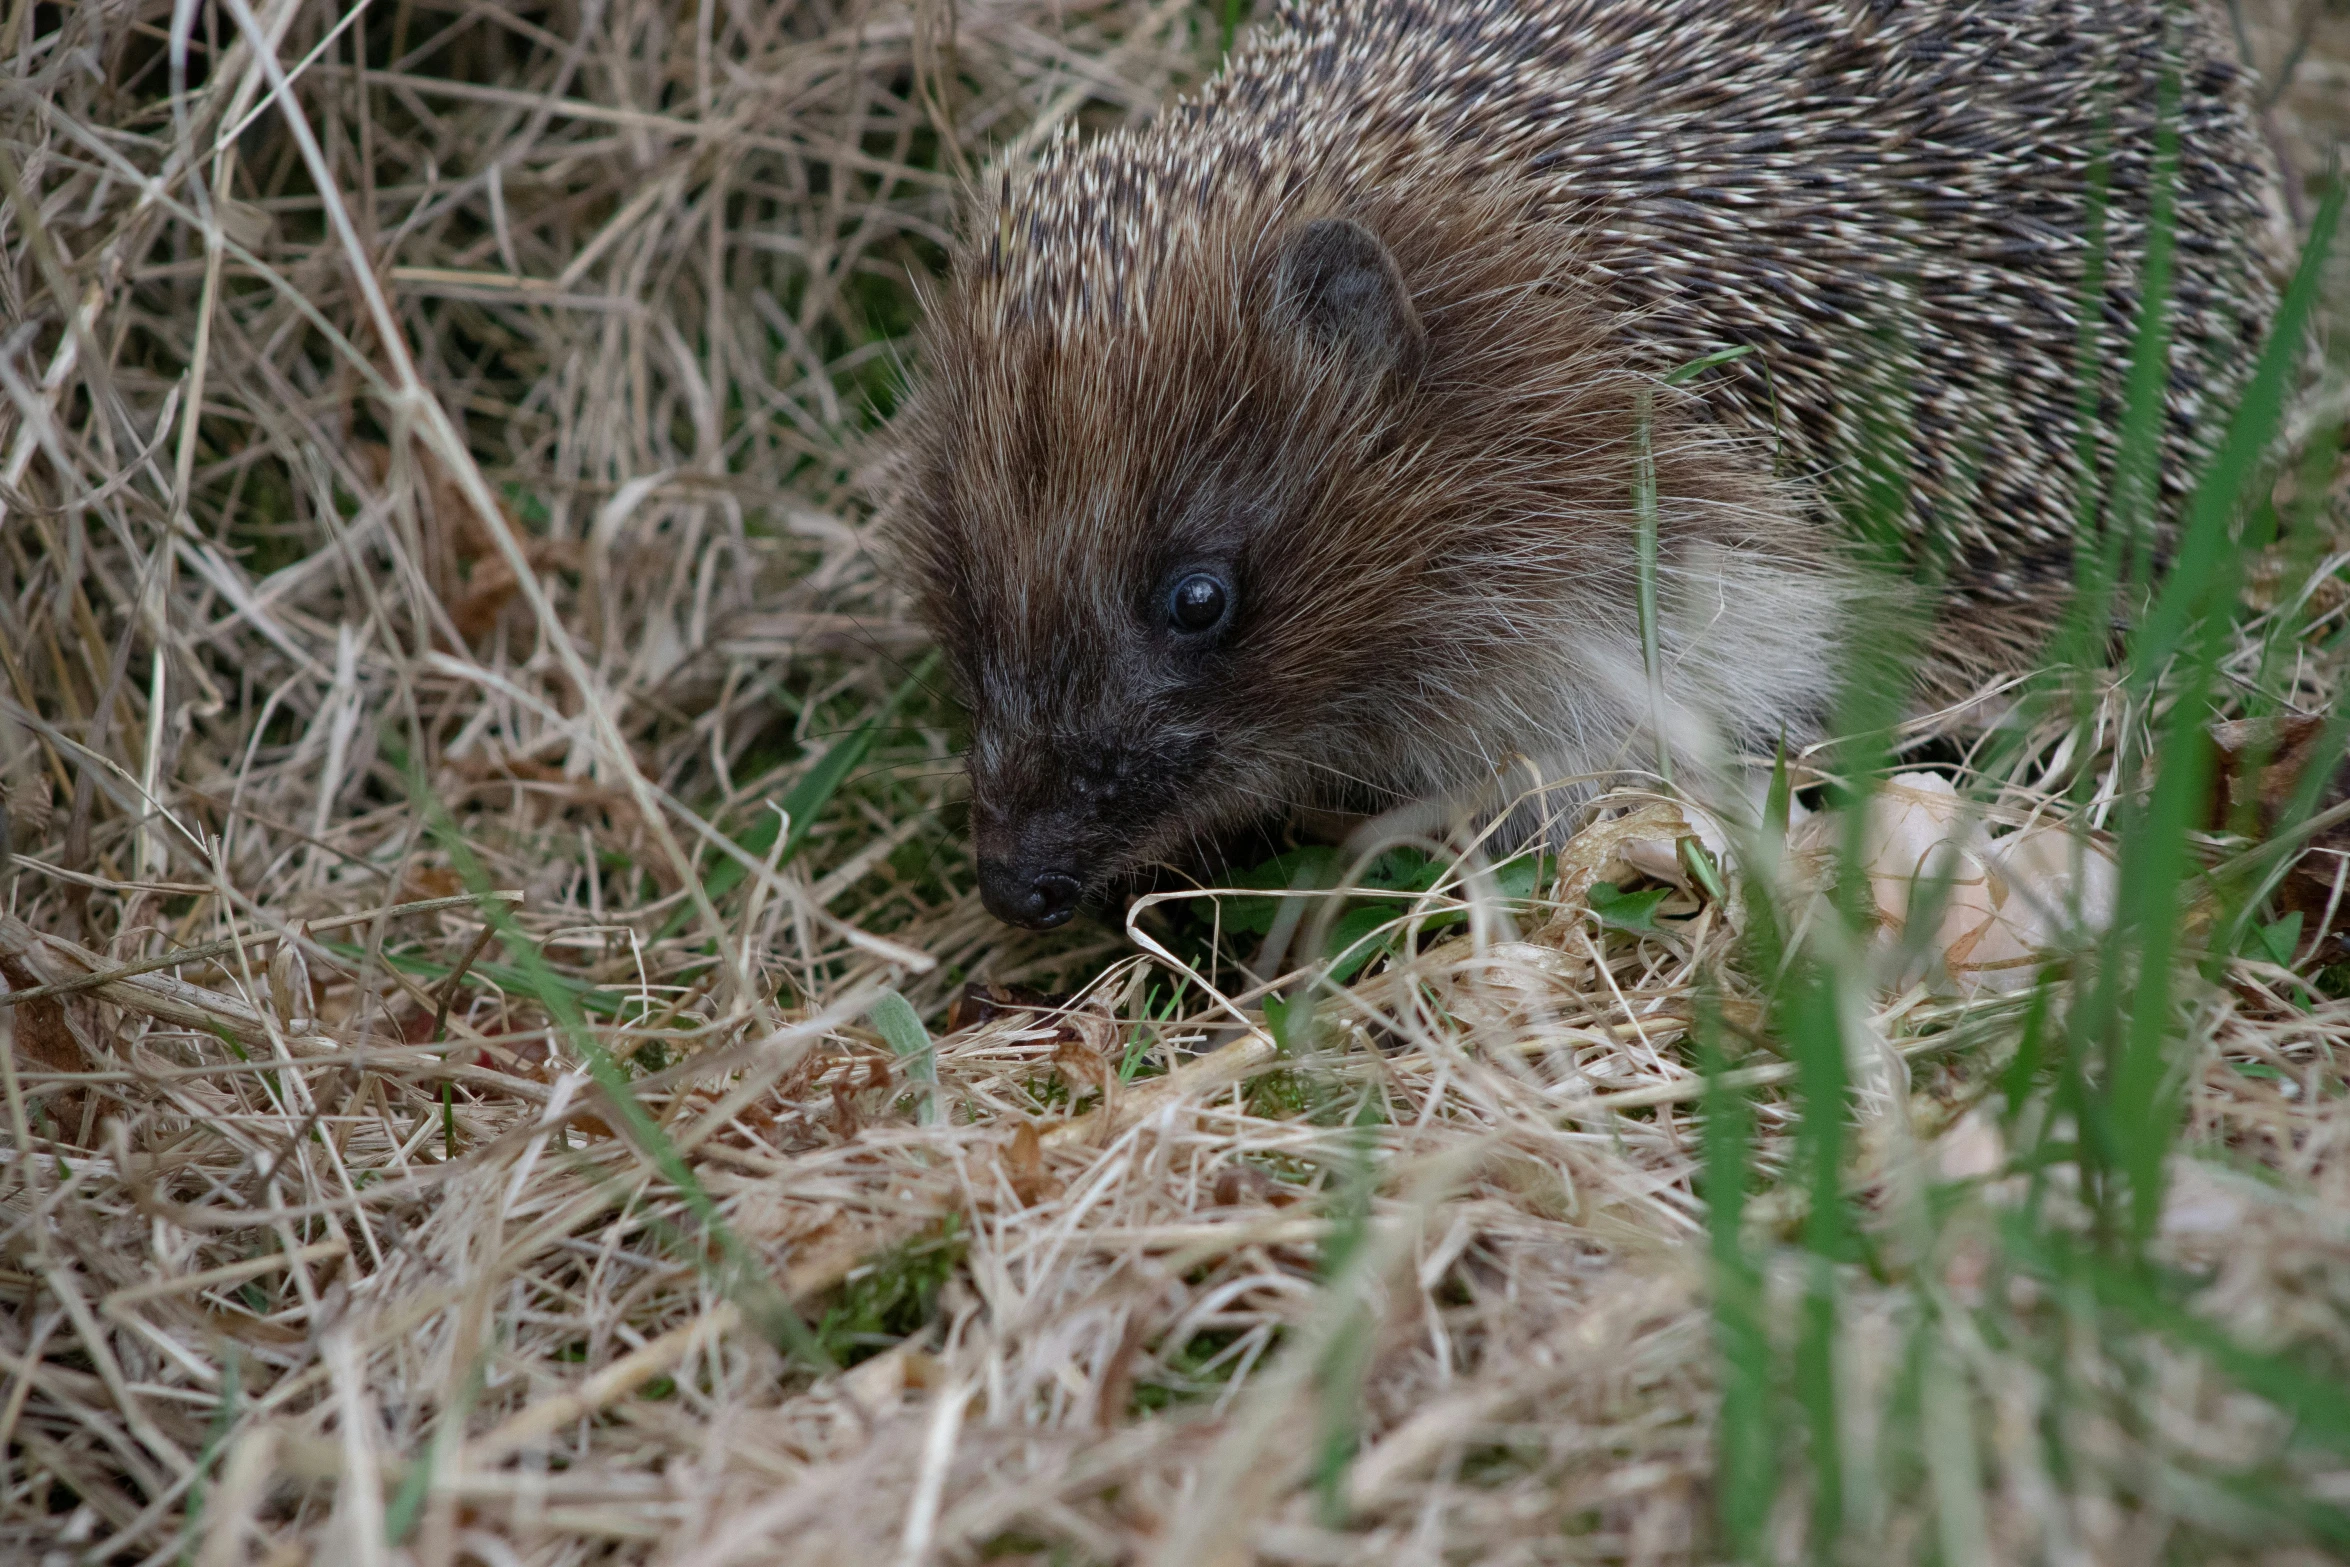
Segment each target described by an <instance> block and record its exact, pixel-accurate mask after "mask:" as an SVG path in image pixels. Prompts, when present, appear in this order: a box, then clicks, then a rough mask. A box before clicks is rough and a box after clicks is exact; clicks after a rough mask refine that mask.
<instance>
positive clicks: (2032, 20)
mask: <svg viewBox="0 0 2350 1567" xmlns="http://www.w3.org/2000/svg"><path fill="white" fill-rule="evenodd" d="M2251 86H2252V82H2251V78H2250V74H2249V73H2248V72H2247V71H2246V70H2245V69H2243V68H2242V67H2240V66H2239V65H2238V64H2236V63H2235V62H2234V60H2233V59H2232V58H2231V56H2230V54H2229V52H2228V51H2227V50H2226V49H2225V48H2224V47H2223V46H2222V41H2221V35H2220V33H2219V31H2218V29H2217V27H2216V26H2215V25H2214V24H2213V22H2212V20H2211V19H2210V18H2209V17H2206V16H2204V15H2202V14H2200V13H2198V12H2195V11H2193V10H2191V9H2189V8H2186V7H2181V6H2176V5H2165V4H2161V3H2158V0H1967V3H1963V4H1962V3H1957V0H1705V3H1702V4H1700V3H1695V0H1288V3H1285V4H1283V5H1282V6H1281V7H1280V9H1279V10H1278V11H1277V13H1276V14H1274V15H1273V16H1271V17H1270V18H1268V19H1267V20H1266V21H1265V22H1263V23H1262V24H1260V25H1259V26H1258V27H1256V28H1255V29H1253V30H1252V32H1251V33H1250V34H1249V35H1248V36H1247V37H1246V38H1245V39H1244V40H1243V41H1242V43H1241V45H1240V47H1238V48H1237V49H1235V50H1234V51H1233V52H1232V54H1231V55H1230V56H1229V58H1228V59H1227V60H1226V62H1225V64H1224V66H1223V67H1222V69H1221V70H1220V71H1219V72H1218V73H1217V74H1216V75H1215V76H1214V77H1213V78H1211V79H1210V80H1209V81H1207V82H1206V83H1205V84H1204V85H1203V86H1202V87H1201V88H1200V89H1199V90H1198V91H1197V92H1196V94H1194V95H1193V96H1191V97H1188V98H1186V99H1183V100H1181V101H1178V102H1176V103H1174V104H1172V105H1170V106H1169V107H1167V108H1166V109H1165V110H1164V111H1163V112H1162V113H1161V114H1160V115H1159V116H1158V117H1157V118H1156V119H1155V120H1153V121H1151V122H1150V123H1148V124H1147V125H1144V126H1141V127H1138V128H1133V129H1127V130H1121V131H1117V132H1113V133H1109V134H1103V135H1099V136H1097V137H1094V138H1091V139H1086V138H1083V137H1080V136H1078V135H1075V134H1063V135H1061V136H1060V137H1059V138H1058V139H1057V140H1053V141H1051V142H1049V143H1048V144H1047V145H1045V146H1044V148H1043V149H1042V150H1041V151H1040V152H1039V153H1038V154H1037V155H1036V156H1035V157H1034V158H1033V160H1032V161H1030V162H1028V163H1027V164H1026V165H1025V166H1019V167H1005V168H1002V169H1000V170H997V171H993V172H991V173H990V174H989V175H988V176H986V177H985V180H984V182H983V183H982V185H981V187H980V191H981V194H980V195H979V196H978V197H977V198H976V199H975V202H974V210H973V212H972V213H971V216H970V220H969V222H968V225H967V228H966V231H965V237H964V238H963V240H962V241H961V242H960V245H959V248H958V249H957V251H956V252H955V254H954V256H953V259H952V263H951V267H950V273H949V278H948V282H947V285H946V287H945V288H944V289H943V290H942V291H941V292H940V294H939V297H937V298H935V299H933V300H930V301H928V302H927V320H926V323H925V325H924V327H923V329H922V335H921V338H920V340H919V343H918V345H917V351H916V363H917V364H918V366H919V367H920V368H919V372H918V374H917V376H916V379H915V384H914V385H913V386H912V387H911V389H910V391H909V395H908V398H907V401H906V404H905V406H904V408H903V410H902V412H901V415H900V418H899V421H898V424H897V426H896V436H895V439H896V447H895V455H894V463H893V468H892V472H893V473H894V475H895V488H894V492H893V498H892V500H891V502H890V505H889V515H888V518H887V521H886V530H887V538H888V539H889V541H890V542H891V544H892V545H893V547H894V550H895V553H896V556H897V558H898V560H899V561H900V562H901V564H902V569H903V570H904V572H905V573H906V575H907V578H908V584H909V588H910V591H911V593H912V595H913V597H914V599H915V601H916V603H917V605H918V607H919V611H920V613H921V614H922V615H923V617H924V618H925V619H926V621H927V622H928V624H929V625H930V627H931V628H932V630H933V631H934V633H935V635H936V636H937V637H938V639H939V641H940V643H941V644H942V646H943V647H944V648H945V649H946V651H947V653H948V656H949V658H950V661H951V663H952V665H953V666H954V669H955V672H956V675H957V677H958V678H959V681H960V683H961V686H962V690H963V693H964V697H965V701H966V704H967V707H968V711H969V714H970V720H971V726H972V729H971V745H970V749H969V753H968V770H969V775H970V789H971V824H972V837H973V846H974V849H975V851H976V857H977V862H978V879H979V884H980V892H981V896H982V900H983V901H984V903H985V904H986V906H987V908H988V909H989V910H990V911H992V912H993V913H994V914H996V915H997V916H998V917H1000V918H1002V919H1004V920H1007V921H1010V922H1013V923H1016V924H1019V925H1025V926H1030V927H1036V928H1046V927H1051V926H1054V925H1057V924H1059V923H1061V922H1062V921H1064V920H1067V919H1068V918H1070V917H1071V915H1072V914H1074V913H1075V912H1076V911H1077V910H1079V909H1080V908H1081V907H1083V906H1085V905H1086V904H1087V903H1088V902H1089V900H1098V899H1099V898H1101V897H1102V896H1103V895H1105V894H1106V893H1107V892H1109V891H1110V890H1112V889H1114V888H1116V887H1119V886H1121V885H1132V882H1133V878H1135V877H1136V876H1137V875H1139V874H1142V873H1143V872H1145V871H1146V870H1147V869H1148V868H1149V867H1151V866H1154V865H1167V864H1170V863H1183V862H1185V861H1187V860H1188V861H1191V862H1193V863H1196V862H1197V859H1198V857H1199V856H1200V855H1202V854H1204V853H1207V852H1209V850H1210V849H1211V848H1212V846H1213V845H1214V844H1215V843H1217V842H1218V841H1219V839H1220V837H1222V836H1223V835H1227V834H1230V833H1232V832H1234V831H1235V830H1240V829H1244V828H1246V827H1247V826H1248V825H1249V824H1251V823H1262V822H1264V821H1266V820H1268V819H1272V818H1278V817H1279V816H1281V815H1282V814H1284V813H1292V814H1294V813H1297V812H1301V811H1306V812H1333V811H1335V812H1349V813H1355V814H1357V815H1363V814H1371V813H1377V812H1382V811H1388V812H1396V811H1401V812H1406V813H1408V812H1410V811H1414V810H1421V811H1425V810H1431V809H1437V808H1442V809H1446V810H1476V809H1482V810H1487V811H1488V812H1494V813H1503V814H1506V810H1507V806H1506V802H1507V801H1508V800H1509V799H1510V798H1512V791H1513V789H1516V788H1518V787H1519V785H1518V784H1516V783H1513V781H1512V780H1517V779H1524V778H1538V779H1545V780H1552V781H1562V780H1574V779H1577V778H1590V777H1595V776H1599V775H1602V774H1605V773H1607V772H1608V771H1610V770H1612V769H1621V768H1624V767H1627V766H1635V765H1643V762H1642V759H1643V758H1646V757H1658V758H1661V759H1662V760H1663V761H1664V763H1665V764H1666V765H1670V762H1671V760H1672V758H1673V757H1674V756H1676V755H1682V754H1687V755H1689V756H1691V757H1696V756H1698V755H1699V754H1700V752H1701V751H1702V752H1703V754H1705V755H1707V756H1713V757H1716V758H1719V757H1721V756H1735V755H1740V754H1744V755H1749V756H1751V755H1754V754H1757V752H1758V751H1759V752H1760V754H1766V755H1767V754H1769V750H1770V748H1771V747H1772V746H1774V745H1777V744H1781V743H1785V742H1788V741H1790V740H1796V739H1800V738H1801V737H1805V736H1811V735H1816V734H1817V733H1819V732H1820V730H1821V728H1822V725H1823V724H1824V723H1825V722H1826V720H1827V716H1828V714H1829V713H1830V711H1831V705H1832V703H1833V700H1834V697H1835V692H1836V689H1837V686H1836V682H1837V679H1838V672H1839V670H1840V669H1841V668H1842V667H1844V666H1845V665H1846V664H1848V663H1849V662H1850V661H1851V659H1850V655H1851V653H1852V650H1853V649H1854V648H1855V647H1856V646H1857V645H1858V644H1860V643H1862V642H1866V641H1870V640H1872V639H1874V638H1875V637H1876V636H1877V635H1878V634H1879V632H1880V631H1881V630H1883V629H1884V628H1886V627H1888V626H1892V625H1895V624H1900V625H1908V624H1912V623H1919V624H1923V625H1925V626H1927V627H1928V628H1930V629H1928V630H1926V631H1925V632H1924V633H1922V635H1920V636H1919V637H1918V638H1917V640H1918V641H1919V643H1920V645H1921V646H1922V648H1923V652H1922V654H1921V655H1920V662H1921V667H1922V668H1923V669H1924V670H1925V671H1926V672H1927V674H1928V675H1929V676H1932V675H1940V676H1942V677H1947V678H1948V679H1951V680H1958V679H1960V678H1970V679H1971V678H1976V677H1979V676H1981V675H1983V674H1985V673H1987V672H1992V671H1996V670H2000V669H2013V668H2017V667H2021V665H2022V664H2023V662H2024V661H2025V660H2026V659H2028V658H2029V657H2030V656H2031V653H2032V649H2033V647H2034V645H2035V643H2036V641H2037V640H2038V639H2039V638H2041V636H2042V635H2043V634H2044V633H2045V632H2046V630H2047V629H2048V628H2049V627H2050V626H2051V625H2052V624H2053V623H2054V618H2055V617H2056V616H2057V615H2058V614H2059V613H2060V611H2061V606H2062V604H2063V602H2064V599H2065V594H2066V592H2067V591H2068V585H2069V584H2070V583H2071V581H2072V580H2073V576H2074V561H2075V551H2076V539H2077V538H2078V537H2080V536H2082V533H2083V528H2084V519H2088V520H2089V522H2090V524H2091V525H2092V526H2093V525H2094V523H2095V519H2096V516H2097V511H2096V506H2097V498H2098V497H2099V496H2101V495H2102V494H2103V493H2104V491H2105V488H2106V486H2107V482H2108V480H2109V479H2110V477H2111V473H2112V470H2113V468H2114V466H2115V462H2116V449H2117V444H2118V437H2117V434H2116V427H2117V426H2118V424H2119V423H2120V422H2121V418H2122V408H2123V406H2124V402H2125V388H2124V386H2123V384H2122V379H2123V376H2124V375H2125V373H2126V368H2125V367H2126V363H2127V360H2128V358H2129V353H2128V348H2129V344H2130V342H2131V340H2132V334H2133V332H2134V331H2135V330H2136V327H2137V323H2138V321H2139V318H2140V314H2141V312H2140V298H2139V292H2140V285H2141V281H2142V279H2143V278H2144V276H2145V275H2146V274H2147V273H2148V272H2149V271H2150V270H2151V268H2150V266H2149V263H2148V252H2149V235H2150V234H2152V233H2155V232H2158V229H2157V227H2156V225H2157V224H2158V223H2160V222H2161V219H2160V216H2159V210H2158V208H2159V204H2160V203H2162V202H2163V201H2165V200H2166V199H2167V201H2168V203H2169V205H2170V208H2171V211H2172V213H2173V217H2172V218H2171V220H2170V224H2171V229H2170V231H2171V232H2172V233H2173V234H2174V235H2175V240H2176V243H2175V246H2174V248H2173V251H2172V255H2173V260H2172V262H2171V264H2170V269H2169V270H2170V277H2169V286H2168V288H2167V291H2166V296H2165V297H2167V300H2168V305H2167V309H2166V314H2165V317H2164V320H2165V321H2166V324H2167V331H2168V353H2169V362H2168V385H2167V406H2166V409H2165V414H2166V417H2165V420H2164V424H2163V430H2162V442H2163V446H2164V451H2163V454H2162V455H2163V460H2162V462H2161V465H2160V471H2161V474H2162V481H2161V483H2162V486H2163V487H2164V488H2163V494H2162V495H2161V496H2160V497H2158V498H2157V500H2156V504H2155V506H2154V508H2153V510H2154V511H2156V512H2157V513H2166V512H2167V511H2168V510H2170V509H2172V508H2174V507H2175V505H2176V503H2177V502H2178V501H2179V499H2180V498H2181V497H2180V494H2179V489H2180V487H2182V486H2183V484H2184V483H2185V476H2186V475H2188V474H2190V473H2191V472H2192V471H2193V469H2194V466H2195V463H2196V461H2197V459H2198V457H2200V456H2201V455H2202V454H2204V453H2205V451H2206V450H2207V449H2208V447H2209V446H2210V445H2212V444H2213V443H2214V442H2215V440H2216V437H2217V435H2218V433H2219V432H2218V431H2217V430H2216V429H2215V426H2216V425H2217V424H2218V422H2219V420H2218V419H2217V417H2216V416H2215V413H2214V411H2215V410H2217V409H2222V408H2225V407H2226V406H2227V405H2228V402H2229V399H2230V397H2231V394H2232V393H2233V391H2234V390H2235V389H2236V387H2237V386H2238V385H2239V384H2240V382H2241V380H2242V378H2243V377H2244V375H2245V374H2246V373H2247V371H2248V369H2249V366H2250V364H2251V362H2252V360H2253V359H2254V357H2255V356H2256V353H2257V350H2258V347H2259V344H2260V342H2261V340H2262V337H2263V333H2264V331H2265V329H2266V327H2267V325H2268V322H2269V319H2270V317H2271V314H2272V313H2273V310H2274V306H2275V299H2276V292H2277V287H2276V285H2277V268H2278V255H2279V248H2278V247H2279V244H2280V238H2279V234H2278V227H2279V221H2280V220H2279V217H2278V213H2279V211H2280V203H2279V180H2278V174H2277V171H2276V168H2275V165H2274V162H2273V159H2272V158H2271V156H2270V154H2269V152H2268V151H2267V149H2266V148H2265V146H2264V144H2263V142H2262V140H2261V138H2260V137H2259V135H2258V134H2257V132H2256V130H2255V127H2254V120H2253V116H2252V113H2251V111H2250V109H2249V107H2248V99H2249V93H2250V88H2251ZM2166 193H2167V195H2166ZM1855 516H1866V517H1871V518H1875V519H1877V522H1876V524H1875V525H1874V526H1873V528H1859V529H1857V530H1856V528H1855V526H1854V524H1853V523H1852V522H1851V520H1850V519H1852V518H1854V517H1855ZM1888 523H1889V526H1888ZM1644 525H1645V526H1648V527H1652V528H1653V530H1654V532H1653V534H1652V535H1650V537H1652V538H1653V539H1654V557H1653V559H1654V564H1653V566H1652V567H1649V568H1647V569H1645V570H1644V569H1643V568H1642V566H1641V558H1642V557H1641V548H1640V544H1641V539H1642V531H1641V530H1642V528H1643V527H1644ZM2161 526H2162V525H2161V524H2159V523H2158V525H2157V531H2158V532H2159V530H2160V527H2161ZM1856 533H1858V534H1872V533H1873V534H1874V535H1877V536H1875V537H1856ZM1887 560H1891V561H1893V562H1894V563H1895V564H1896V565H1897V566H1898V567H1899V569H1900V570H1901V571H1902V572H1904V573H1906V581H1907V583H1908V584H1909V586H1906V587H1894V586H1890V585H1889V581H1888V571H1887V569H1886V566H1885V562H1886V561H1887ZM1644 585H1645V586H1646V588H1647V590H1648V592H1649V594H1650V596H1651V597H1652V600H1653V607H1652V608H1651V609H1650V610H1649V612H1648V613H1647V615H1646V616H1645V618H1644V617H1643V614H1642V612H1641V608H1640V602H1641V599H1642V596H1643V589H1644ZM1888 616H1890V617H1891V618H1888ZM1708 737H1710V739H1709V738H1708ZM1652 745H1653V746H1656V747H1657V748H1658V749H1657V750H1654V751H1652V750H1650V749H1649V748H1650V747H1651V746H1652ZM1709 746H1710V749H1708V747H1709ZM1480 802H1481V803H1480ZM1497 802H1500V803H1497Z"/></svg>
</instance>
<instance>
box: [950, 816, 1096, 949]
mask: <svg viewBox="0 0 2350 1567" xmlns="http://www.w3.org/2000/svg"><path fill="white" fill-rule="evenodd" d="M988 814H991V815H992V814H993V813H988ZM977 825H978V826H979V831H978V833H977V839H978V841H977V844H976V847H977V848H978V850H979V899H980V901H981V902H982V903H984V904H986V905H987V912H988V913H990V914H993V915H994V916H995V917H996V918H997V919H1000V920H1002V921H1003V922H1004V923H1005V924H1007V925H1025V926H1026V927H1028V928H1029V929H1030V930H1051V929H1052V928H1053V927H1054V926H1056V925H1065V924H1067V923H1068V922H1069V918H1070V916H1072V915H1074V914H1075V913H1076V912H1077V906H1078V905H1079V904H1080V903H1082V902H1083V901H1084V900H1085V888H1086V883H1087V882H1088V881H1089V880H1091V879H1092V878H1091V876H1090V875H1089V874H1088V873H1089V871H1090V870H1091V867H1090V866H1089V865H1088V864H1087V857H1086V855H1085V853H1084V852H1083V850H1082V848H1081V846H1080V844H1079V841H1078V840H1079V836H1080V835H1079V834H1078V833H1076V832H1075V831H1073V830H1072V828H1073V827H1074V823H1072V822H1070V821H1069V820H1068V819H1067V817H1066V816H1065V815H1064V814H1063V813H1061V812H1056V811H1026V812H1015V813H1012V814H1010V815H1005V816H996V817H995V819H994V820H992V821H987V820H984V819H980V820H978V822H977Z"/></svg>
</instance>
